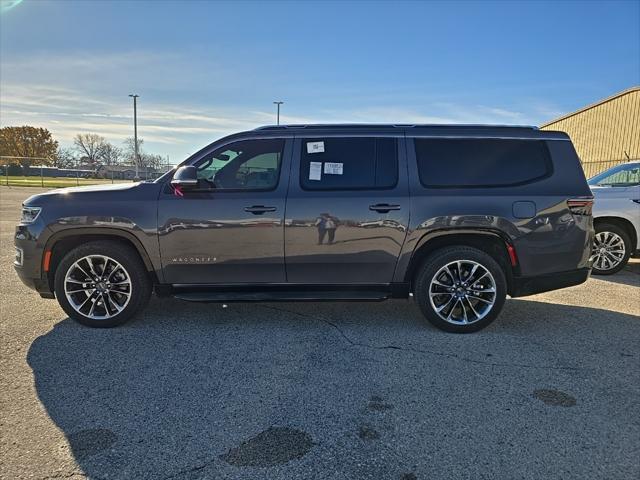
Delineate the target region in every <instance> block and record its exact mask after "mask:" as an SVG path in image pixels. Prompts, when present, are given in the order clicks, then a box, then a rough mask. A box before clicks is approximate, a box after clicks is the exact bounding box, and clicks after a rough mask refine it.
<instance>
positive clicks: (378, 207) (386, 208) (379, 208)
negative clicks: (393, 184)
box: [369, 203, 400, 213]
mask: <svg viewBox="0 0 640 480" xmlns="http://www.w3.org/2000/svg"><path fill="white" fill-rule="evenodd" d="M369 210H372V211H374V212H380V213H388V212H390V211H391V210H400V205H390V204H388V203H376V204H375V205H369Z"/></svg>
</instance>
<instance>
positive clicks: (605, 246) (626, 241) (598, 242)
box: [591, 223, 632, 275]
mask: <svg viewBox="0 0 640 480" xmlns="http://www.w3.org/2000/svg"><path fill="white" fill-rule="evenodd" d="M631 250H632V245H631V239H630V238H629V234H627V232H626V231H625V230H624V229H622V228H620V227H619V226H617V225H614V224H611V223H597V224H596V236H595V238H594V240H593V252H592V254H591V261H592V262H593V269H592V272H593V274H594V275H613V274H614V273H617V272H619V271H620V270H622V269H623V268H624V266H625V265H626V264H627V262H628V261H629V257H630V256H631Z"/></svg>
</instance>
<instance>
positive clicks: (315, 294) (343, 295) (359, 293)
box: [173, 290, 391, 303]
mask: <svg viewBox="0 0 640 480" xmlns="http://www.w3.org/2000/svg"><path fill="white" fill-rule="evenodd" d="M173 296H174V297H175V298H179V299H180V300H186V301H188V302H224V303H232V302H379V301H382V300H386V299H387V298H389V297H391V293H390V292H380V291H367V290H351V291H344V290H339V291H338V290H335V291H326V290H316V291H314V290H306V291H296V290H292V291H286V290H278V291H271V292H206V291H200V292H180V291H177V292H173Z"/></svg>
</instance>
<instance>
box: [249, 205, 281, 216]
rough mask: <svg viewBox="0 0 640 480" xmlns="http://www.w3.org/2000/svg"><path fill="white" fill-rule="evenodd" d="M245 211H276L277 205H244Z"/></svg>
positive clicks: (254, 212) (259, 213)
mask: <svg viewBox="0 0 640 480" xmlns="http://www.w3.org/2000/svg"><path fill="white" fill-rule="evenodd" d="M244 211H245V212H248V213H253V214H254V215H262V214H263V213H265V212H275V211H276V207H265V206H264V205H252V206H250V207H244Z"/></svg>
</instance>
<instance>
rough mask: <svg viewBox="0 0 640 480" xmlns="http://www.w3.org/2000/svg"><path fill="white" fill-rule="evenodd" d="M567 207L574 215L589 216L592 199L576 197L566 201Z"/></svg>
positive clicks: (591, 208)
mask: <svg viewBox="0 0 640 480" xmlns="http://www.w3.org/2000/svg"><path fill="white" fill-rule="evenodd" d="M567 206H568V207H569V210H571V213H573V214H574V215H591V211H592V210H593V197H578V198H570V199H569V200H567Z"/></svg>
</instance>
